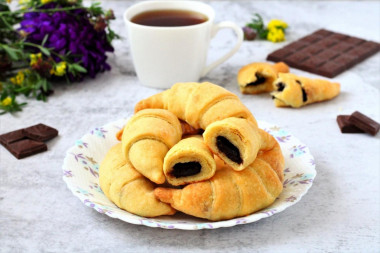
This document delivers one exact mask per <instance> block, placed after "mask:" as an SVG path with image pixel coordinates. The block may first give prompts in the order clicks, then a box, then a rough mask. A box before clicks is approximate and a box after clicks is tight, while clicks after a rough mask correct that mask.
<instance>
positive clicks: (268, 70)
mask: <svg viewBox="0 0 380 253" xmlns="http://www.w3.org/2000/svg"><path fill="white" fill-rule="evenodd" d="M288 72H289V67H288V65H286V64H285V63H283V62H278V63H276V64H270V63H262V62H256V63H251V64H248V65H245V66H244V67H242V68H241V69H240V70H239V73H238V76H237V81H238V84H239V88H240V91H241V92H242V93H246V94H258V93H263V92H270V91H273V90H274V86H273V82H274V80H276V79H277V77H278V73H288Z"/></svg>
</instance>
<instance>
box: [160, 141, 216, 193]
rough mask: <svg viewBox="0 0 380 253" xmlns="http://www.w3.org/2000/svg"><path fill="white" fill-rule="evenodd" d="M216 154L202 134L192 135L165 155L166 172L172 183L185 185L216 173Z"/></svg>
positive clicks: (205, 178)
mask: <svg viewBox="0 0 380 253" xmlns="http://www.w3.org/2000/svg"><path fill="white" fill-rule="evenodd" d="M215 169H216V165H215V160H214V155H213V154H212V153H211V151H210V150H209V149H208V147H207V145H206V144H205V143H204V141H203V138H202V136H199V135H198V136H191V137H188V138H185V139H182V140H181V141H180V142H178V143H177V144H176V145H174V146H173V147H172V148H171V149H170V150H169V152H168V153H167V154H166V156H165V160H164V174H165V176H166V179H167V181H168V182H169V183H170V184H171V185H175V186H178V185H184V184H188V183H194V182H198V181H203V180H207V179H209V178H211V177H212V176H214V174H215Z"/></svg>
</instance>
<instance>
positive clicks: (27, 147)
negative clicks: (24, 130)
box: [7, 139, 47, 159]
mask: <svg viewBox="0 0 380 253" xmlns="http://www.w3.org/2000/svg"><path fill="white" fill-rule="evenodd" d="M7 149H8V150H9V152H11V153H12V155H14V156H15V157H16V158H17V159H22V158H25V157H28V156H31V155H34V154H38V153H40V152H43V151H46V150H47V146H46V144H45V143H43V142H39V141H33V140H29V139H25V140H21V141H16V142H13V143H11V144H9V145H8V146H7Z"/></svg>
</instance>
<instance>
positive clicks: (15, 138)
mask: <svg viewBox="0 0 380 253" xmlns="http://www.w3.org/2000/svg"><path fill="white" fill-rule="evenodd" d="M57 135H58V131H57V130H56V129H54V128H52V127H49V126H47V125H44V124H37V125H34V126H30V127H27V128H22V129H18V130H15V131H12V132H9V133H5V134H2V135H0V143H1V144H2V145H3V146H4V147H5V148H6V149H8V151H9V152H11V153H12V154H13V155H14V156H15V157H16V158H17V159H21V158H24V157H27V156H31V155H34V154H37V153H40V152H43V151H46V150H47V146H46V144H45V143H43V141H48V140H50V139H52V138H54V137H56V136H57Z"/></svg>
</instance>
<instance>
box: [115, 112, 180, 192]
mask: <svg viewBox="0 0 380 253" xmlns="http://www.w3.org/2000/svg"><path fill="white" fill-rule="evenodd" d="M181 136H182V129H181V124H180V123H179V120H178V119H177V117H176V116H175V115H174V114H173V113H171V112H169V111H167V110H162V109H146V110H142V111H140V112H138V113H136V114H135V115H133V116H132V118H131V119H130V120H129V121H128V122H127V124H126V125H125V127H124V130H123V134H122V138H121V139H122V150H123V154H124V156H125V158H126V160H127V161H128V162H130V163H131V164H132V165H133V167H134V168H135V169H136V170H137V171H139V172H140V173H141V174H143V175H144V176H145V177H147V178H149V179H150V180H151V181H152V182H154V183H156V184H162V183H164V182H165V175H164V172H163V163H164V157H165V155H166V153H167V152H168V151H169V149H170V148H171V147H172V146H174V144H176V143H177V142H179V141H180V140H181Z"/></svg>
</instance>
